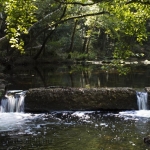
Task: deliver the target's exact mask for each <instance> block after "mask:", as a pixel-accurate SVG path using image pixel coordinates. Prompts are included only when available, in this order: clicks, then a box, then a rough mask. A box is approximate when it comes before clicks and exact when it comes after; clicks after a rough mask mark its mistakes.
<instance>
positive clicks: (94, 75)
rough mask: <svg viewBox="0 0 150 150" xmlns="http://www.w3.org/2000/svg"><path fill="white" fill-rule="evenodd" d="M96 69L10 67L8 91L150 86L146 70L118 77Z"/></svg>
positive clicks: (149, 72)
mask: <svg viewBox="0 0 150 150" xmlns="http://www.w3.org/2000/svg"><path fill="white" fill-rule="evenodd" d="M101 67H102V66H99V65H86V66H82V65H72V66H67V65H48V66H46V65H45V66H36V67H34V68H30V67H29V66H28V67H27V66H26V67H22V66H21V67H14V68H13V70H12V71H11V72H9V73H10V78H9V82H10V83H12V84H11V85H9V89H10V90H11V89H19V90H20V89H21V90H28V89H29V88H34V87H44V86H45V87H46V86H65V87H66V86H67V87H87V88H89V87H134V88H143V87H148V86H149V85H150V68H149V67H150V66H136V67H134V66H132V69H131V72H130V73H129V74H127V75H126V76H123V75H122V76H120V75H119V74H118V73H117V71H116V70H115V69H114V68H112V70H110V71H104V70H102V69H101Z"/></svg>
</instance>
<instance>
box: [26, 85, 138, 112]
mask: <svg viewBox="0 0 150 150" xmlns="http://www.w3.org/2000/svg"><path fill="white" fill-rule="evenodd" d="M137 109H138V107H137V99H136V91H135V90H134V89H132V88H91V89H87V88H49V89H45V88H35V89H29V91H28V92H27V93H26V98H25V112H27V111H52V110H137Z"/></svg>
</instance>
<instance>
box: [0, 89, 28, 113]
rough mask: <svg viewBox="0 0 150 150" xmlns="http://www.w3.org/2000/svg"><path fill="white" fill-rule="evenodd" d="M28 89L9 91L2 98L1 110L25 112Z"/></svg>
mask: <svg viewBox="0 0 150 150" xmlns="http://www.w3.org/2000/svg"><path fill="white" fill-rule="evenodd" d="M25 94H26V91H22V90H15V91H7V92H6V94H5V97H3V98H2V99H1V105H0V112H1V113H2V112H24V99H25Z"/></svg>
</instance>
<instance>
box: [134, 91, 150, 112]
mask: <svg viewBox="0 0 150 150" xmlns="http://www.w3.org/2000/svg"><path fill="white" fill-rule="evenodd" d="M136 96H137V104H138V108H139V110H148V102H147V99H148V94H147V92H136Z"/></svg>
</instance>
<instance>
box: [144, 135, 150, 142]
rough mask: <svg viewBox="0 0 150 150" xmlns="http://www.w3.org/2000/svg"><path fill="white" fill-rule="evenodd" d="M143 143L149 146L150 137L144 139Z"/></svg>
mask: <svg viewBox="0 0 150 150" xmlns="http://www.w3.org/2000/svg"><path fill="white" fill-rule="evenodd" d="M144 143H146V144H150V135H148V136H147V137H145V138H144Z"/></svg>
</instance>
